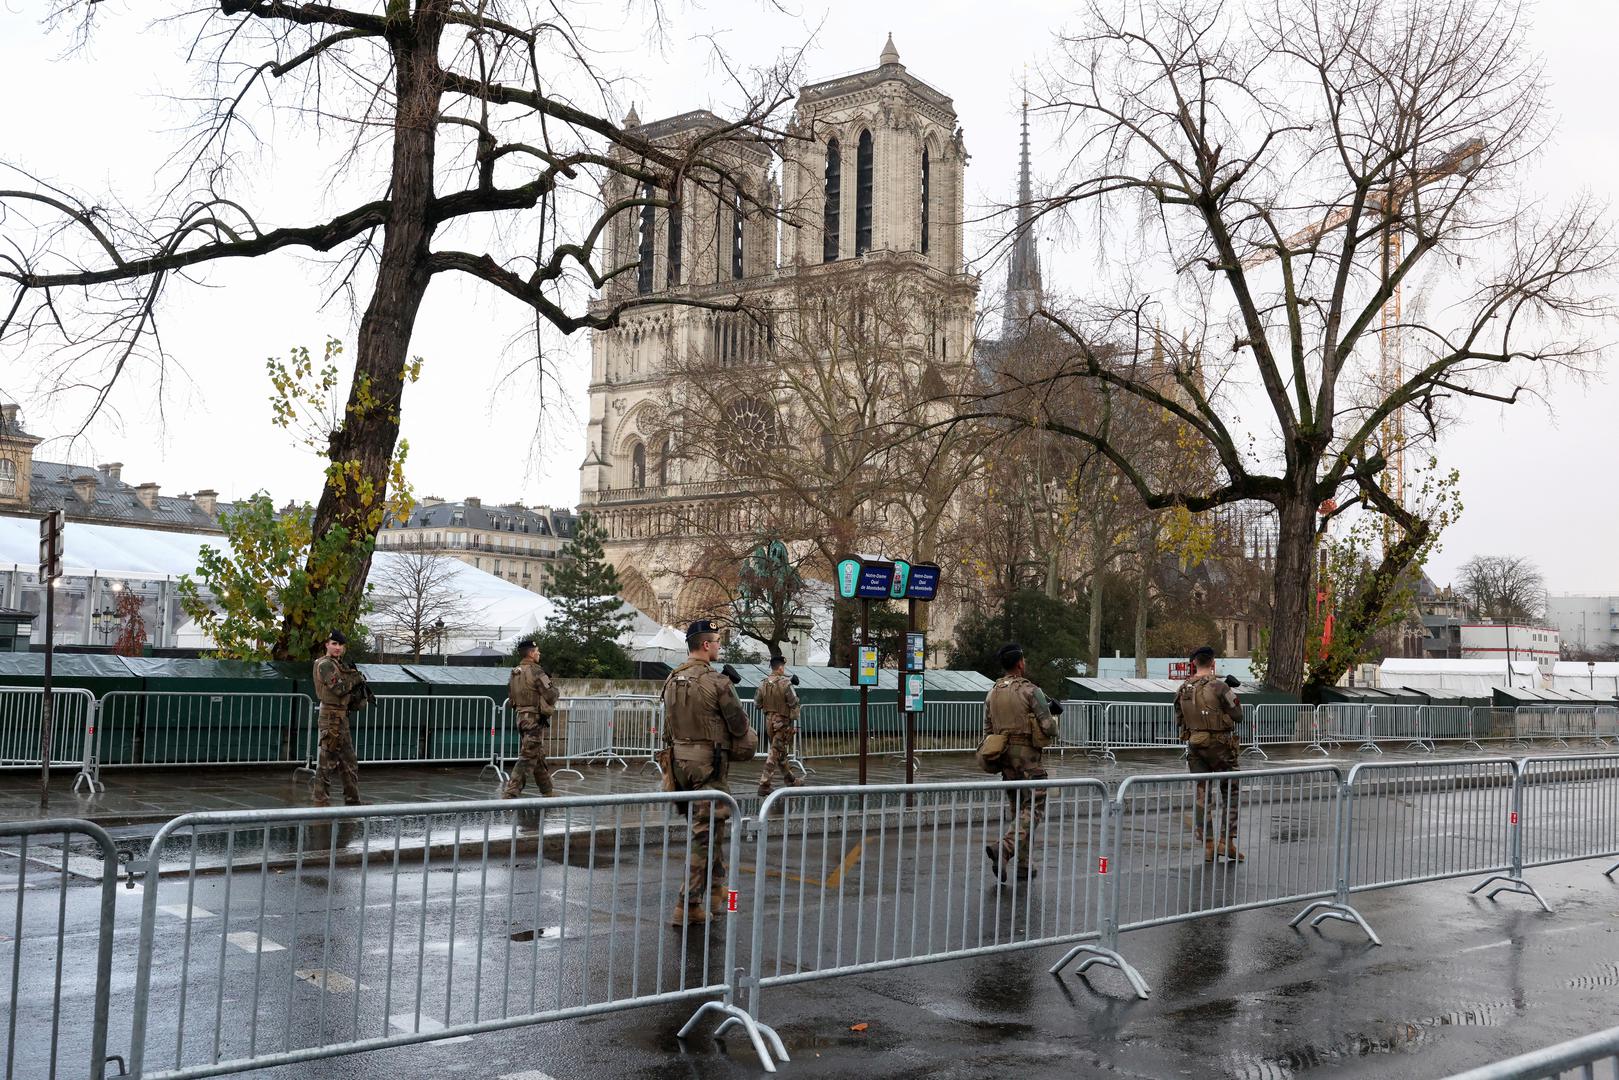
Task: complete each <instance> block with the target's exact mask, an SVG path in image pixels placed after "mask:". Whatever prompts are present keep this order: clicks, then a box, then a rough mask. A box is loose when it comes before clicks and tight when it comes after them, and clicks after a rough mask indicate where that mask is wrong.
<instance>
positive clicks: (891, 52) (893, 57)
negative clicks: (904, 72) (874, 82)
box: [877, 30, 899, 67]
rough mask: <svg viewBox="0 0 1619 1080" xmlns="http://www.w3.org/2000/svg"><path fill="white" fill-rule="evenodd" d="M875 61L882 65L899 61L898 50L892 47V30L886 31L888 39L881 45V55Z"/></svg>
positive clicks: (885, 65)
mask: <svg viewBox="0 0 1619 1080" xmlns="http://www.w3.org/2000/svg"><path fill="white" fill-rule="evenodd" d="M877 63H878V64H880V65H882V66H883V67H887V66H888V65H889V64H897V63H899V50H898V49H896V48H894V32H893V31H892V30H890V31H889V32H888V41H887V42H886V43H885V44H884V45H883V51H882V55H881V56H879V57H877Z"/></svg>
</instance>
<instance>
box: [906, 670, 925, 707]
mask: <svg viewBox="0 0 1619 1080" xmlns="http://www.w3.org/2000/svg"><path fill="white" fill-rule="evenodd" d="M922 682H923V676H922V675H920V674H914V675H906V676H905V677H904V679H903V680H902V681H901V683H900V708H901V710H902V711H904V712H908V713H919V712H923V711H925V706H924V705H923V702H922Z"/></svg>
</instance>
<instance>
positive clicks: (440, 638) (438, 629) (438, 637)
mask: <svg viewBox="0 0 1619 1080" xmlns="http://www.w3.org/2000/svg"><path fill="white" fill-rule="evenodd" d="M433 642H434V645H435V647H436V648H437V649H438V654H439V659H441V660H442V659H443V658H444V620H443V619H439V620H437V621H436V622H434V623H433Z"/></svg>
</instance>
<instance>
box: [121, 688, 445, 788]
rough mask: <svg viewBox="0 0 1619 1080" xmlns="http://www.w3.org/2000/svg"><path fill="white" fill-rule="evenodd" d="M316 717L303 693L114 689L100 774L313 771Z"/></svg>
mask: <svg viewBox="0 0 1619 1080" xmlns="http://www.w3.org/2000/svg"><path fill="white" fill-rule="evenodd" d="M377 700H378V701H379V702H381V701H383V700H385V699H383V698H378V699H377ZM421 700H427V699H421ZM314 711H315V703H314V701H313V699H311V698H310V697H309V696H308V695H307V694H298V693H268V694H238V693H217V694H215V693H208V692H206V691H190V690H186V691H179V690H175V691H169V690H112V691H109V692H107V693H106V694H103V695H102V697H101V702H100V705H99V707H98V709H97V713H98V716H97V718H96V725H95V727H96V738H95V752H94V759H93V760H94V769H95V771H97V772H99V770H100V769H103V768H115V767H120V768H121V767H126V766H173V765H269V764H280V765H306V764H308V763H309V762H310V761H311V760H313V758H314V756H315V751H316V748H317V743H316V736H315V728H314ZM369 711H370V710H366V712H369ZM364 715H365V713H364V712H360V713H355V714H353V715H352V716H351V718H350V722H351V723H354V722H355V718H357V717H362V716H364ZM361 760H365V759H364V758H362V759H361Z"/></svg>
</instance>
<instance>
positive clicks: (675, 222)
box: [666, 202, 926, 287]
mask: <svg viewBox="0 0 1619 1080" xmlns="http://www.w3.org/2000/svg"><path fill="white" fill-rule="evenodd" d="M924 250H926V249H924ZM667 261H668V265H669V280H668V282H667V283H666V284H668V285H669V286H671V287H673V286H675V285H679V284H680V203H679V202H676V203H675V205H673V206H671V207H670V208H669V254H668V257H667Z"/></svg>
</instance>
